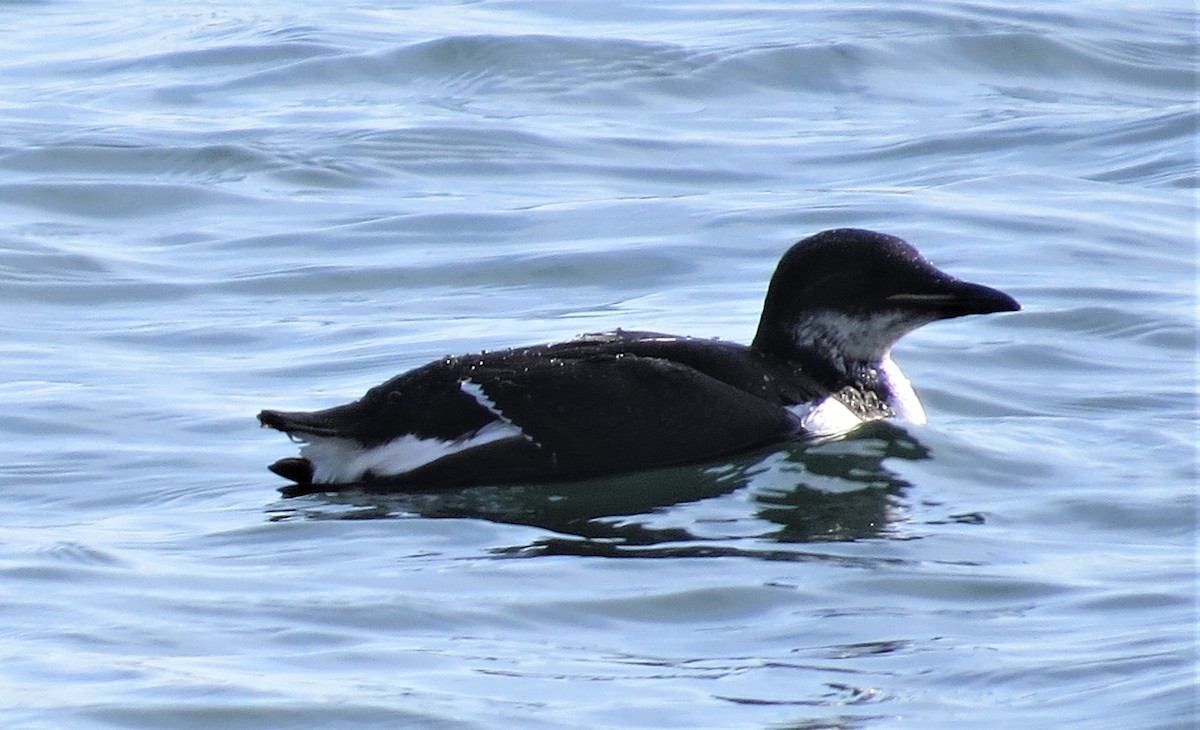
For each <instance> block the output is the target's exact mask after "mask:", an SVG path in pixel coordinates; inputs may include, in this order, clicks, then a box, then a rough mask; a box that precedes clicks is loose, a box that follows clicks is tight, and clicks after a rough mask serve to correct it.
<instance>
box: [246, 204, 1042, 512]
mask: <svg viewBox="0 0 1200 730" xmlns="http://www.w3.org/2000/svg"><path fill="white" fill-rule="evenodd" d="M1020 308H1021V307H1020V305H1019V304H1018V303H1017V302H1016V300H1014V299H1013V298H1012V297H1010V296H1009V295H1007V294H1005V293H1003V292H1001V291H998V290H996V289H992V288H989V287H986V286H983V285H980V284H972V283H970V282H966V281H962V280H960V279H956V278H954V277H952V276H950V275H949V274H946V273H944V272H942V271H940V270H939V269H937V268H935V267H934V266H933V265H932V264H930V263H929V262H928V261H926V260H925V259H924V258H923V257H922V256H921V255H920V254H919V253H918V252H917V250H916V249H915V248H913V247H912V246H911V245H909V244H908V243H907V242H905V241H904V240H902V239H900V238H897V237H895V236H889V235H886V234H883V233H876V232H874V231H867V230H860V229H851V228H842V229H836V230H829V231H824V232H822V233H818V234H816V235H814V236H811V237H809V238H806V239H804V240H803V241H800V242H799V243H797V244H796V245H794V246H792V247H791V248H790V249H789V250H788V251H787V253H786V254H784V256H783V259H782V260H781V261H780V262H779V266H778V267H777V268H776V270H775V274H774V276H772V277H771V283H770V286H769V287H768V289H767V296H766V300H765V302H764V304H763V310H762V317H761V319H760V320H759V323H758V331H757V333H756V334H755V336H754V341H753V342H752V343H751V344H750V345H749V346H745V345H741V344H736V343H732V342H725V341H721V340H716V339H702V338H694V337H678V336H675V335H666V334H659V333H656V332H631V331H625V330H620V329H618V330H615V331H613V332H605V333H601V334H590V335H583V336H581V337H579V338H578V339H575V340H571V341H569V342H562V343H556V344H547V345H533V346H531V347H518V348H514V349H510V350H497V351H492V352H481V353H478V354H474V355H460V356H457V357H445V358H442V359H441V360H437V361H435V362H431V363H429V364H428V365H424V366H422V367H419V368H417V369H415V370H411V371H409V372H407V373H404V374H402V375H398V376H396V377H394V378H392V379H391V380H389V381H387V382H386V383H384V384H382V385H380V386H378V387H375V388H372V389H371V390H369V391H367V393H366V395H364V396H363V397H362V398H360V399H359V400H357V401H355V402H353V403H348V404H346V405H342V406H337V407H335V408H329V409H327V410H322V411H314V412H284V411H271V410H267V411H263V412H262V413H259V414H258V420H259V421H260V422H261V423H262V425H263V426H268V427H270V428H274V429H278V430H280V431H283V432H285V433H287V434H288V436H290V437H291V438H292V439H293V440H295V441H298V442H300V443H302V444H303V447H302V448H301V449H300V456H299V457H298V458H286V459H282V460H280V461H278V462H276V463H275V464H272V465H271V467H270V468H271V470H272V471H274V472H275V473H276V474H279V475H280V476H283V477H285V478H287V479H290V480H292V481H293V482H295V484H294V485H291V486H289V487H285V488H284V489H283V490H282V491H283V492H284V493H285V494H305V493H309V492H317V491H333V490H337V489H340V488H346V487H356V488H362V489H366V490H370V491H399V490H404V489H410V488H431V487H456V486H468V485H480V484H506V483H518V482H535V481H553V480H568V479H579V478H585V477H591V476H598V475H602V474H611V473H616V472H625V471H634V470H638V469H647V468H652V467H660V466H670V465H677V464H686V463H692V462H700V461H706V460H711V459H715V458H717V457H721V456H725V455H728V454H733V453H737V452H740V451H745V450H747V449H751V448H754V447H758V446H762V445H765V444H769V443H773V442H780V441H784V440H787V439H791V438H796V437H803V436H811V435H834V434H838V433H843V432H845V431H848V430H849V429H851V428H853V427H854V426H855V425H858V424H860V423H863V422H865V421H871V420H876V419H881V418H892V417H895V418H902V419H906V420H908V421H910V422H916V423H923V422H924V420H925V413H924V410H923V409H922V408H921V404H920V401H918V400H917V397H916V394H915V393H914V392H913V389H912V386H911V385H910V384H909V382H908V380H907V379H906V378H905V377H904V375H903V374H902V373H901V372H900V369H899V368H898V367H897V366H896V364H895V363H894V362H893V361H892V359H891V350H892V346H893V345H894V344H895V343H896V341H897V340H899V339H900V338H901V337H903V336H904V335H905V334H906V333H908V332H911V331H912V330H915V329H917V328H918V327H920V326H922V325H924V324H927V323H929V322H933V321H935V320H939V319H950V318H953V317H961V316H963V315H967V314H988V313H992V312H1012V311H1017V310H1019V309H1020Z"/></svg>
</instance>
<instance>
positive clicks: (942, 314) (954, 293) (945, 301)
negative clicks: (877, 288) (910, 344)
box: [887, 279, 1021, 319]
mask: <svg viewBox="0 0 1200 730" xmlns="http://www.w3.org/2000/svg"><path fill="white" fill-rule="evenodd" d="M887 301H889V302H891V303H893V304H901V305H905V306H909V307H913V308H915V309H923V310H926V311H928V312H930V313H932V314H936V315H937V317H938V318H939V319H950V318H951V317H963V316H966V315H968V314H992V313H995V312H1017V311H1020V309H1021V305H1020V303H1019V302H1017V300H1016V299H1013V298H1012V297H1010V296H1009V295H1007V294H1005V293H1004V292H1002V291H1000V290H999V289H993V288H991V287H990V286H984V285H983V284H974V283H972V282H969V281H962V280H960V279H951V280H949V281H946V282H943V283H942V286H940V287H939V288H938V290H937V291H933V292H921V293H901V294H893V295H891V296H889V297H888V298H887Z"/></svg>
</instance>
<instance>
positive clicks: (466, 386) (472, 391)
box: [458, 380, 512, 423]
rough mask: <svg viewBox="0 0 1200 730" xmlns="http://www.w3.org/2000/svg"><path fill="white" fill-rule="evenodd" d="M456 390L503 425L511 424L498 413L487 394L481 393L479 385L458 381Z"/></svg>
mask: <svg viewBox="0 0 1200 730" xmlns="http://www.w3.org/2000/svg"><path fill="white" fill-rule="evenodd" d="M458 389H459V390H461V391H462V392H464V393H466V394H467V395H469V396H471V397H472V398H474V399H475V402H476V403H478V404H479V405H481V406H483V407H484V408H486V409H488V411H489V412H490V413H491V414H492V415H493V416H495V417H496V418H499V419H500V420H501V421H504V422H505V423H512V421H510V420H508V416H505V415H504V414H503V413H501V412H500V409H499V408H498V407H497V406H496V402H495V401H493V400H492V399H491V398H489V397H488V394H487V393H484V392H483V386H482V385H480V384H479V383H476V382H475V381H474V380H460V381H458Z"/></svg>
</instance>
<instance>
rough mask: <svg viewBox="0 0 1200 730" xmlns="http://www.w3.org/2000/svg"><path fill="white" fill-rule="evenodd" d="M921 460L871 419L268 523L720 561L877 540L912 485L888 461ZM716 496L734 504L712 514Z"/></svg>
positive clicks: (308, 510)
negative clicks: (828, 430) (809, 545)
mask: <svg viewBox="0 0 1200 730" xmlns="http://www.w3.org/2000/svg"><path fill="white" fill-rule="evenodd" d="M927 457H928V451H927V449H926V448H925V447H924V446H922V445H921V443H920V442H918V441H917V440H916V439H915V438H913V437H912V436H911V435H910V434H908V433H907V432H906V431H904V430H903V429H901V428H899V427H897V426H894V425H891V424H888V423H886V422H877V423H872V424H868V425H866V426H864V427H862V428H860V429H858V430H857V431H855V432H854V433H853V434H852V435H850V436H848V437H846V438H843V439H839V440H834V441H826V442H797V443H793V444H787V445H785V446H782V447H779V446H777V447H774V448H772V449H770V450H765V451H759V452H755V453H751V454H747V455H743V456H742V457H740V458H738V459H735V460H731V461H728V462H725V463H722V464H719V465H715V466H714V465H707V466H690V467H678V468H671V469H658V470H654V471H648V472H640V473H637V474H630V475H623V476H618V477H607V478H603V479H590V480H586V481H580V482H572V483H565V484H564V483H559V484H536V485H517V486H502V487H470V488H461V489H452V490H441V491H428V492H405V493H398V494H369V493H365V492H354V491H348V492H341V493H330V494H315V495H309V496H306V497H300V498H295V499H287V500H282V501H280V502H278V503H276V504H274V505H272V506H271V507H269V508H268V510H267V511H268V514H269V516H270V519H272V520H293V519H376V518H387V517H403V516H419V517H426V518H439V517H453V518H475V519H485V520H491V521H494V522H500V523H507V524H516V525H528V526H531V527H537V528H540V529H542V530H546V531H549V532H550V533H553V535H552V536H551V537H548V538H544V539H541V540H539V541H537V542H536V543H534V544H533V545H525V546H518V547H514V548H510V549H507V552H508V553H510V554H519V555H532V554H562V553H571V554H603V555H608V554H611V555H618V554H619V555H643V556H644V555H654V556H671V555H679V554H689V555H690V554H697V555H700V554H722V552H723V551H727V550H732V551H735V552H736V551H738V550H740V548H738V547H737V542H738V541H739V540H746V539H753V540H754V542H755V544H757V545H759V546H760V547H761V545H762V544H763V543H764V542H768V543H769V542H775V543H805V542H820V541H844V540H856V539H862V538H870V537H879V536H882V535H885V534H887V532H888V530H889V529H891V528H890V525H891V524H892V523H893V522H894V520H895V519H896V517H895V512H896V506H897V504H898V499H899V498H900V497H901V496H902V494H903V492H904V490H905V489H906V488H907V487H908V486H909V484H908V483H907V482H906V481H905V480H904V479H903V478H901V477H900V476H898V475H897V474H896V473H895V472H894V471H892V470H891V469H889V468H888V466H887V462H888V461H889V460H892V459H903V460H919V459H924V458H927ZM723 499H733V500H739V503H738V504H737V506H736V507H730V506H728V505H718V506H713V505H714V500H723ZM502 552H503V551H502ZM762 557H767V558H770V557H772V556H771V555H764V556H762Z"/></svg>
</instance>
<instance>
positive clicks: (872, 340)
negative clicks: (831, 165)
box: [753, 228, 1021, 371]
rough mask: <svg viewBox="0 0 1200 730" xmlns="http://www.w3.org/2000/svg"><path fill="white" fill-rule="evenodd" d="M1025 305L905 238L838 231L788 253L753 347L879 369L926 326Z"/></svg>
mask: <svg viewBox="0 0 1200 730" xmlns="http://www.w3.org/2000/svg"><path fill="white" fill-rule="evenodd" d="M1020 308H1021V305H1020V304H1018V303H1017V302H1016V300H1015V299H1013V298H1012V297H1010V296H1009V295H1007V294H1005V293H1004V292H1001V291H998V290H996V289H992V288H990V287H986V286H983V285H980V284H972V283H970V282H966V281H962V280H960V279H956V278H954V277H953V276H950V275H949V274H947V273H945V272H943V271H941V270H939V269H937V268H936V267H934V266H933V264H931V263H929V262H928V261H926V260H925V258H924V257H923V256H921V254H919V253H918V252H917V250H916V249H915V248H913V247H912V246H911V245H909V244H908V243H907V242H906V241H904V240H903V239H900V238H897V237H895V236H889V235H886V234H883V233H876V232H875V231H866V230H861V229H856V228H839V229H835V230H830V231H824V232H822V233H818V234H816V235H815V236H810V237H809V238H806V239H804V240H803V241H800V242H799V243H797V244H796V245H794V246H792V247H791V248H790V249H789V250H788V252H787V253H786V254H784V256H783V259H782V260H780V262H779V266H778V267H777V268H776V269H775V275H774V276H772V277H771V285H770V287H769V288H768V290H767V298H766V301H765V302H764V304H763V312H762V319H761V320H759V324H758V333H757V334H756V335H755V337H754V343H753V346H754V347H755V348H756V349H758V350H760V351H763V352H766V353H767V354H770V355H772V356H775V357H783V358H786V359H799V360H807V359H810V358H811V357H812V356H813V355H814V353H815V354H816V355H818V356H819V357H826V358H828V359H830V360H831V362H830V364H831V365H833V366H835V367H836V368H837V369H839V370H843V371H844V370H846V369H847V368H846V367H843V366H846V365H852V364H866V365H870V366H873V365H876V364H878V363H879V362H880V361H881V360H882V359H883V358H886V357H887V356H888V353H889V352H890V351H891V348H892V345H893V344H895V342H896V341H897V340H899V339H900V338H901V337H903V336H904V335H905V334H907V333H908V332H911V331H912V330H914V329H916V328H918V327H920V326H921V325H924V324H927V323H929V322H933V321H935V320H939V319H950V318H952V317H961V316H963V315H967V314H988V313H991V312H1014V311H1017V310H1019V309H1020Z"/></svg>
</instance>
